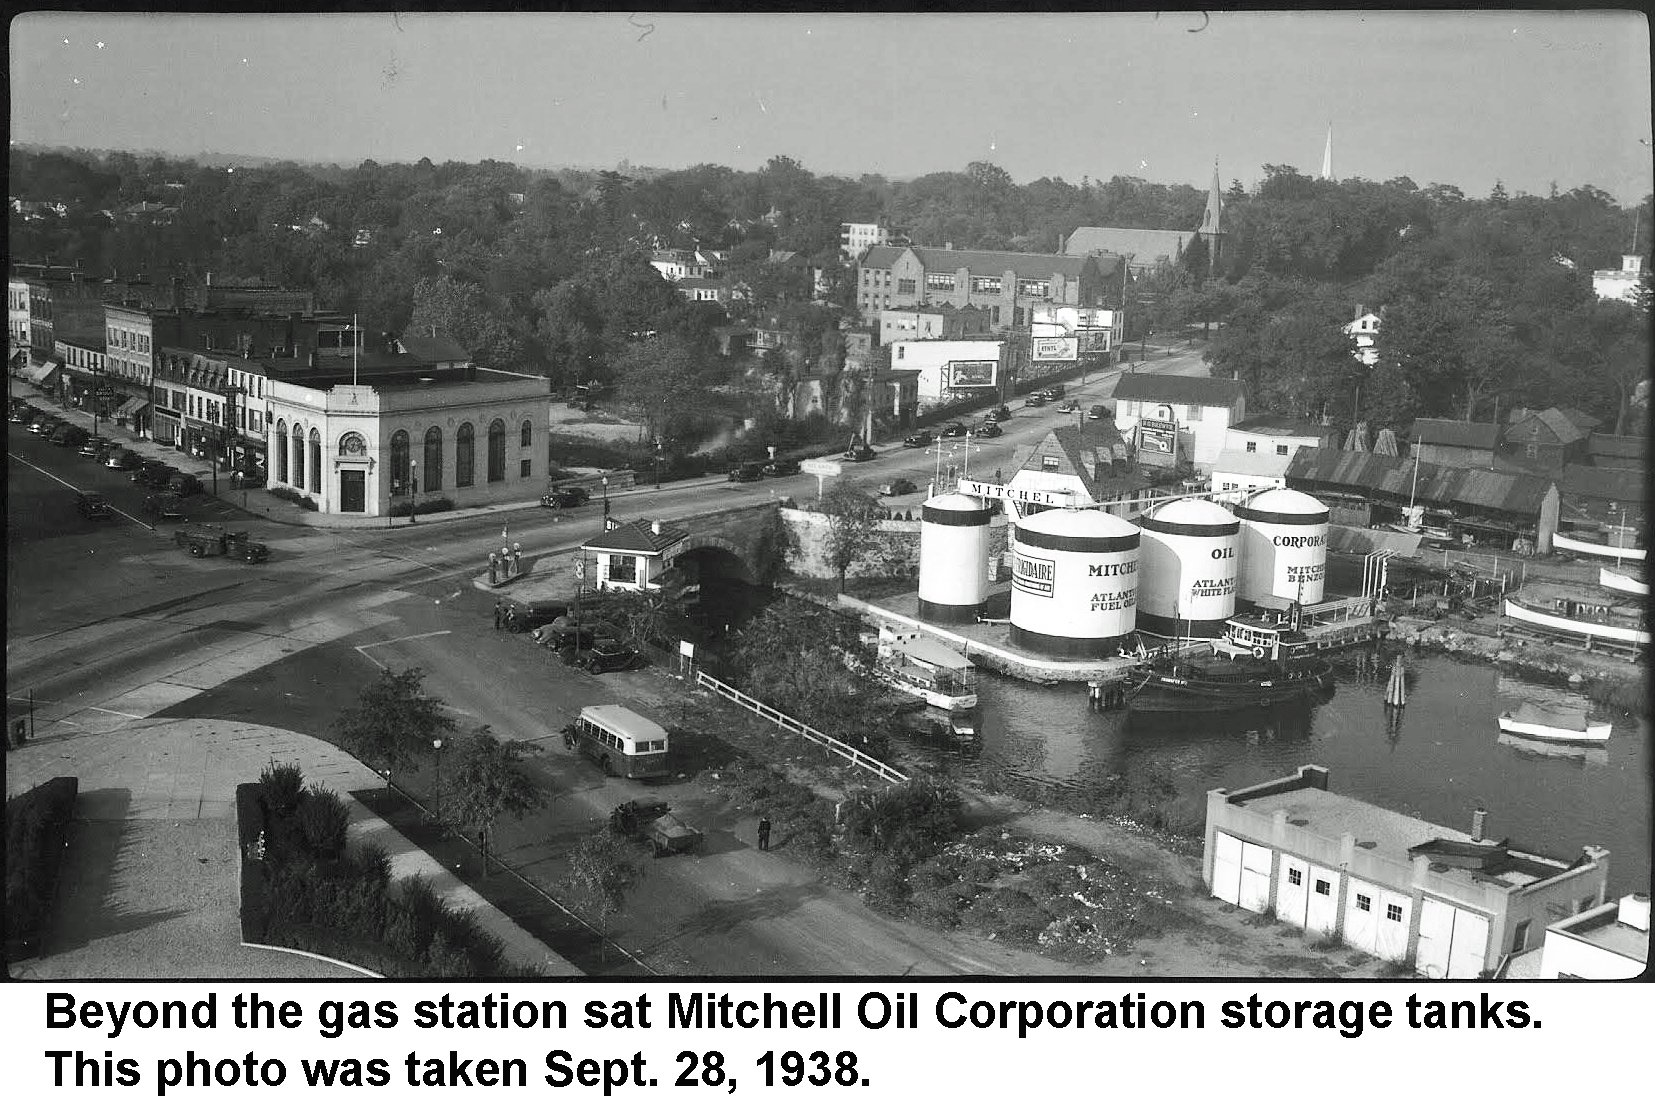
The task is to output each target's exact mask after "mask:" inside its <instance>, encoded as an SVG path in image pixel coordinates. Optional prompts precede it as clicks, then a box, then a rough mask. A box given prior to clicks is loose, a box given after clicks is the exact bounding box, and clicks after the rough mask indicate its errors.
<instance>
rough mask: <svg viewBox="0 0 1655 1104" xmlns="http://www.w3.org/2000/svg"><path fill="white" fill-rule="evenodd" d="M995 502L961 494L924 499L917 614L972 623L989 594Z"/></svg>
mask: <svg viewBox="0 0 1655 1104" xmlns="http://www.w3.org/2000/svg"><path fill="white" fill-rule="evenodd" d="M993 520H994V507H993V506H992V505H987V504H985V503H984V502H983V501H982V500H981V499H977V498H972V497H971V496H970V495H964V494H942V495H937V496H936V497H935V498H930V499H927V500H926V502H925V505H923V506H921V507H920V511H919V616H920V618H921V619H923V620H926V621H940V622H951V623H963V624H971V623H974V622H975V621H976V620H977V615H978V614H979V613H980V612H982V608H983V600H984V599H985V598H987V597H988V546H989V539H988V538H989V525H990V523H992V522H993Z"/></svg>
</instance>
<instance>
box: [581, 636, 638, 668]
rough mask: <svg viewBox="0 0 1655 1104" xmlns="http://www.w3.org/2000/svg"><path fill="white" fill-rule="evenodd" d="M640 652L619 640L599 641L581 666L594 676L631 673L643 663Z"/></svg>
mask: <svg viewBox="0 0 1655 1104" xmlns="http://www.w3.org/2000/svg"><path fill="white" fill-rule="evenodd" d="M642 659H643V657H642V656H640V655H639V654H638V650H637V649H636V648H634V647H632V646H631V645H629V644H623V643H621V642H620V641H618V640H598V641H595V642H594V643H593V644H592V650H591V651H590V652H587V653H586V654H585V655H584V656H583V657H582V658H581V666H582V667H584V668H585V669H586V670H587V671H588V672H590V673H591V674H594V675H601V674H605V673H607V672H609V671H630V670H631V669H632V668H634V667H636V666H638V665H639V664H640V663H641V662H642Z"/></svg>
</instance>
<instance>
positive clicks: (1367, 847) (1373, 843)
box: [1356, 840, 1379, 851]
mask: <svg viewBox="0 0 1655 1104" xmlns="http://www.w3.org/2000/svg"><path fill="white" fill-rule="evenodd" d="M1356 846H1358V847H1360V848H1362V849H1363V850H1364V851H1372V850H1373V849H1374V848H1375V847H1378V846H1379V843H1378V841H1377V840H1357V841H1356Z"/></svg>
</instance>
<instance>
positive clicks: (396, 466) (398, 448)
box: [391, 429, 408, 494]
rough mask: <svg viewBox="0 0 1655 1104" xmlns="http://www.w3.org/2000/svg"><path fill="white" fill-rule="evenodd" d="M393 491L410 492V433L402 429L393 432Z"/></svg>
mask: <svg viewBox="0 0 1655 1104" xmlns="http://www.w3.org/2000/svg"><path fill="white" fill-rule="evenodd" d="M391 493H392V494H407V493H408V433H407V431H406V430H401V429H399V430H397V431H396V432H395V433H393V434H391Z"/></svg>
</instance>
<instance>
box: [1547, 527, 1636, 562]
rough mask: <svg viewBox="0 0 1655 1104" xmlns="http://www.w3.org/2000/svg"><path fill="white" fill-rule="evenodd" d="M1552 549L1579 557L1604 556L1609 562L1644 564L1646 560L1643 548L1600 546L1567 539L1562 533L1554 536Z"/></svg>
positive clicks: (1571, 538)
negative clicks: (1626, 561)
mask: <svg viewBox="0 0 1655 1104" xmlns="http://www.w3.org/2000/svg"><path fill="white" fill-rule="evenodd" d="M1552 547H1553V548H1555V549H1556V550H1557V551H1559V552H1573V553H1574V554H1575V555H1577V556H1602V557H1604V558H1605V559H1609V560H1633V561H1636V562H1637V563H1642V562H1643V558H1644V550H1643V549H1642V548H1622V547H1621V546H1619V545H1615V544H1598V543H1596V542H1593V541H1583V540H1578V539H1576V538H1575V537H1566V536H1564V535H1563V534H1562V533H1554V534H1552Z"/></svg>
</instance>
